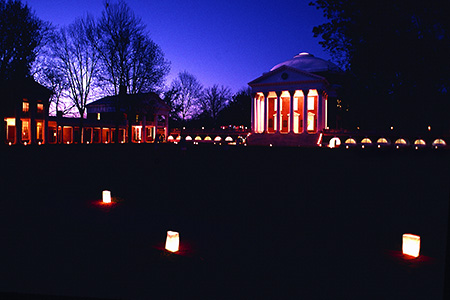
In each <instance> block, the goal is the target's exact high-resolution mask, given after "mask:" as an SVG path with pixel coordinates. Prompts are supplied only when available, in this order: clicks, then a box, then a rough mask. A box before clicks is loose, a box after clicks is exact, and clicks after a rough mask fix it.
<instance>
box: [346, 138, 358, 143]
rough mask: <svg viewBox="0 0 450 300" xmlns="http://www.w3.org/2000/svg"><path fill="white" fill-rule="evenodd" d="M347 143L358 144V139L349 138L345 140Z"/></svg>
mask: <svg viewBox="0 0 450 300" xmlns="http://www.w3.org/2000/svg"><path fill="white" fill-rule="evenodd" d="M345 144H347V145H356V141H355V139H352V138H348V139H347V140H345Z"/></svg>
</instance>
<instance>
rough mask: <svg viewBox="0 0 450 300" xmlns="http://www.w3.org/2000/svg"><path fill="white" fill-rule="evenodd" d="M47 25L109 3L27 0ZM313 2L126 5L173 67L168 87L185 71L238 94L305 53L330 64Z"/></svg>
mask: <svg viewBox="0 0 450 300" xmlns="http://www.w3.org/2000/svg"><path fill="white" fill-rule="evenodd" d="M22 1H23V2H25V3H28V5H29V6H30V7H31V8H32V9H33V10H34V11H35V12H36V15H37V16H38V17H39V18H41V19H42V20H44V21H50V22H52V23H53V24H54V25H67V24H70V23H71V22H73V21H74V19H75V18H76V17H81V16H83V15H84V14H86V13H87V12H89V13H90V14H92V15H94V16H99V15H100V14H101V11H102V9H103V2H104V0H65V1H64V0H22ZM309 2H310V0H297V1H295V0H278V1H274V0H272V1H256V0H239V1H237V0H227V1H219V2H217V1H210V0H189V1H182V0H177V1H171V0H163V1H150V0H127V1H126V3H127V4H128V5H129V6H130V7H131V9H132V10H133V11H134V13H135V14H136V15H137V16H138V17H141V18H142V20H143V22H144V23H145V24H146V25H147V30H148V32H149V34H150V37H151V38H152V39H153V40H154V41H155V42H156V43H157V44H158V45H160V47H161V48H162V50H163V52H164V53H165V56H166V58H167V59H168V60H169V61H170V62H171V72H170V74H169V76H168V78H167V83H170V82H171V81H172V79H173V78H174V77H175V76H176V75H177V74H178V73H179V72H181V71H183V70H186V71H188V72H189V73H192V74H193V75H195V76H196V77H197V78H198V79H199V81H200V82H201V83H202V84H203V85H204V86H205V87H207V86H211V85H213V84H215V83H217V84H220V85H225V86H229V87H230V88H231V90H232V91H233V92H236V91H238V90H239V89H240V88H242V87H247V83H248V82H250V81H252V80H253V79H255V78H257V77H259V76H260V75H262V73H263V72H267V71H269V70H270V69H271V68H272V67H273V66H274V65H276V64H278V63H280V62H283V61H285V60H288V59H290V58H292V57H294V56H295V55H296V54H298V53H300V52H309V53H311V54H314V55H315V56H318V57H321V58H324V59H329V58H330V57H329V55H328V54H326V53H325V52H324V51H323V50H322V48H321V46H320V45H319V38H314V37H313V34H312V28H313V27H314V26H315V25H319V24H322V23H324V22H326V19H324V18H323V16H322V13H321V11H318V10H317V9H316V8H314V7H311V6H309V5H308V3H309Z"/></svg>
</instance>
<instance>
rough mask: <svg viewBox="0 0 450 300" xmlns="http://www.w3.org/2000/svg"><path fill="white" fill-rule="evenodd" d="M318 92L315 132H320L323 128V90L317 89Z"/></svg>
mask: <svg viewBox="0 0 450 300" xmlns="http://www.w3.org/2000/svg"><path fill="white" fill-rule="evenodd" d="M317 94H318V97H317V98H318V99H317V100H318V103H317V113H318V114H319V116H318V120H317V123H318V124H317V127H318V128H317V132H320V131H322V130H323V120H324V113H323V103H322V101H323V91H322V90H318V91H317Z"/></svg>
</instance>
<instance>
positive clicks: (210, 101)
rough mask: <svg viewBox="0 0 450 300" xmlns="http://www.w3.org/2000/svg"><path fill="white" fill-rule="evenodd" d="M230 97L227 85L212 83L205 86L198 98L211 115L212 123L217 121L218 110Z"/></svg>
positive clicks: (224, 105)
mask: <svg viewBox="0 0 450 300" xmlns="http://www.w3.org/2000/svg"><path fill="white" fill-rule="evenodd" d="M230 99H231V90H230V88H228V87H224V86H223V85H222V86H220V87H219V86H218V85H217V84H214V85H213V86H212V87H209V88H206V89H205V90H204V92H203V95H202V97H201V98H200V102H201V107H202V110H203V111H204V112H207V114H208V115H209V116H210V117H211V119H212V120H213V122H214V124H216V122H217V117H218V115H219V112H220V111H221V110H222V109H223V108H225V107H226V106H227V104H228V102H229V101H230Z"/></svg>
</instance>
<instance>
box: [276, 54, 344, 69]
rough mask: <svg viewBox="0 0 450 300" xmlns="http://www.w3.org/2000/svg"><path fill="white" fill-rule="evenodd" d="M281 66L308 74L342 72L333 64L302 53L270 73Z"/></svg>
mask: <svg viewBox="0 0 450 300" xmlns="http://www.w3.org/2000/svg"><path fill="white" fill-rule="evenodd" d="M281 66H288V67H291V68H295V69H298V70H301V71H305V72H308V73H321V72H331V73H335V72H342V70H341V69H340V68H339V67H338V66H336V65H335V64H334V63H332V62H330V61H326V60H324V59H322V58H318V57H314V55H312V54H309V53H306V52H302V53H300V54H298V55H296V56H294V58H292V59H290V60H287V61H285V62H282V63H280V64H278V65H276V66H275V67H273V68H272V69H270V71H273V70H275V69H278V68H279V67H281Z"/></svg>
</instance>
